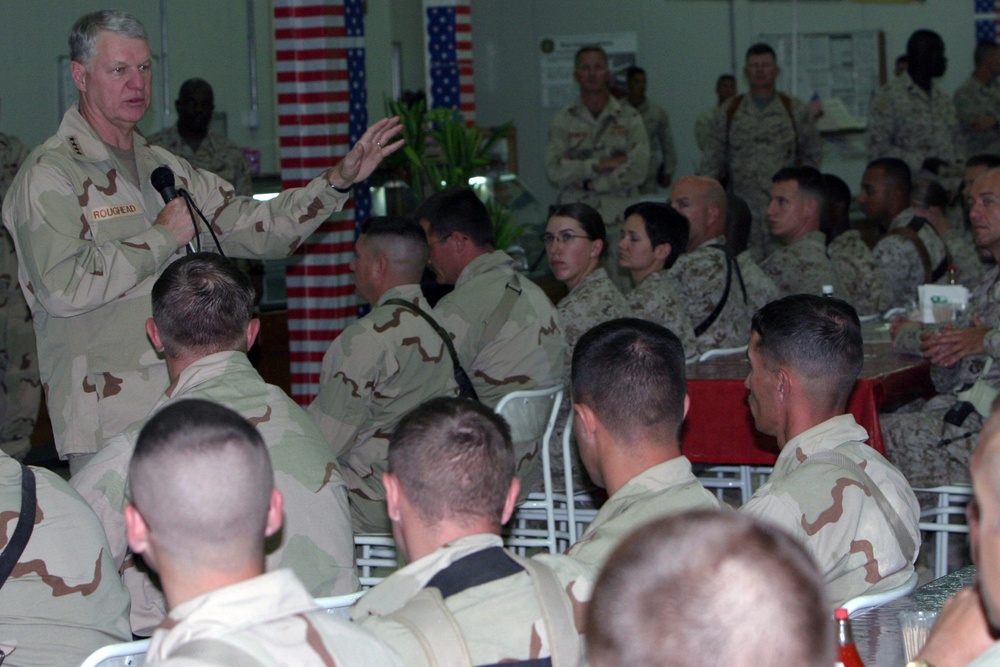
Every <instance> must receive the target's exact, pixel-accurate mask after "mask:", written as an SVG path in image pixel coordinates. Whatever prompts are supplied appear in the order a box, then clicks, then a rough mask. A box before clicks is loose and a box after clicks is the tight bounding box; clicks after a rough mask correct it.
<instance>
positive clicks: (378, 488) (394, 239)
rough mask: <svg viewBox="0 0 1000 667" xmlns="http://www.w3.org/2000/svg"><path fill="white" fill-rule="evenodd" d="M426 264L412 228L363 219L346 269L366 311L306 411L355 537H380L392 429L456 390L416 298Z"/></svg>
mask: <svg viewBox="0 0 1000 667" xmlns="http://www.w3.org/2000/svg"><path fill="white" fill-rule="evenodd" d="M426 264H427V239H426V238H425V236H424V232H423V230H421V229H420V226H419V225H417V224H416V223H415V222H413V221H411V220H404V219H399V218H369V219H368V220H366V221H365V222H364V224H363V225H362V226H361V236H360V237H359V238H358V242H357V244H356V246H355V255H354V261H353V262H352V263H351V268H352V270H353V271H354V282H355V287H356V289H357V292H358V295H359V296H360V297H361V298H362V299H364V300H365V301H367V302H368V303H370V304H372V310H371V312H370V313H368V315H366V316H365V317H363V318H361V319H360V320H358V321H357V322H355V323H353V324H351V326H349V327H347V328H346V329H344V331H343V332H342V333H341V334H340V336H338V337H337V338H336V339H335V340H334V341H333V343H331V344H330V349H328V350H327V351H326V354H325V355H324V356H323V368H322V371H321V373H320V388H319V395H318V396H316V398H315V400H313V402H312V405H310V406H309V416H311V417H312V418H313V419H314V420H315V421H316V424H317V425H318V426H319V430H320V431H322V433H323V437H324V438H325V439H326V441H327V443H329V445H330V446H332V448H333V451H334V453H335V454H336V456H337V460H338V461H339V462H340V467H341V469H342V470H343V471H344V477H345V479H346V480H347V488H348V496H349V498H350V502H351V519H352V521H353V523H354V531H355V532H358V533H371V532H377V533H381V532H388V531H389V517H388V516H386V513H385V489H384V487H383V486H382V473H383V472H384V471H385V466H386V462H385V461H386V451H387V450H388V447H389V435H390V434H391V433H392V431H393V429H394V428H395V427H396V422H398V421H399V419H400V418H401V417H402V416H403V415H405V414H406V413H407V412H409V411H410V410H412V409H413V408H415V407H417V406H418V405H420V404H421V403H422V402H424V401H426V400H428V399H430V398H434V397H435V396H454V395H455V394H456V393H457V390H458V389H457V385H456V383H455V377H454V368H455V367H454V365H453V364H452V360H451V357H450V356H449V354H448V348H447V347H446V344H445V340H444V337H445V336H447V333H445V332H444V329H442V328H441V325H440V324H439V322H438V317H437V316H436V315H435V314H434V313H433V311H432V310H431V308H430V306H429V305H428V304H427V301H426V300H425V299H424V296H423V294H422V293H421V291H420V285H419V283H420V276H421V274H422V273H423V270H424V266H426Z"/></svg>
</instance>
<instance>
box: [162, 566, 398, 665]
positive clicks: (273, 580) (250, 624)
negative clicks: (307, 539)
mask: <svg viewBox="0 0 1000 667" xmlns="http://www.w3.org/2000/svg"><path fill="white" fill-rule="evenodd" d="M146 664H166V665H176V666H177V667H182V666H183V667H197V666H202V665H204V666H205V667H210V666H212V665H216V666H217V665H223V664H228V665H255V666H258V665H259V666H261V667H263V666H265V665H266V666H268V667H271V666H273V667H278V666H279V665H301V666H302V667H308V666H310V665H315V666H316V667H323V666H329V665H341V666H342V667H350V666H351V665H358V666H367V665H372V666H374V667H380V666H381V665H391V666H395V665H402V664H403V663H402V661H401V660H400V658H399V656H397V655H396V654H395V653H394V652H393V651H392V650H391V649H389V648H388V647H387V646H385V645H384V644H383V643H382V642H380V641H378V640H377V639H376V638H374V637H372V636H371V634H370V633H368V632H366V631H365V630H363V629H361V628H358V627H356V626H355V625H354V624H352V623H348V622H346V621H345V620H343V619H340V618H335V617H333V616H331V615H330V614H327V613H326V612H325V611H323V610H322V609H320V608H319V607H317V606H316V603H315V602H314V601H313V599H312V597H311V596H310V595H309V591H307V590H306V589H305V587H304V586H303V585H302V582H300V581H299V580H298V578H297V577H296V576H295V574H294V573H293V572H292V571H291V570H278V571H276V572H269V573H267V574H262V575H260V576H258V577H254V578H253V579H248V580H246V581H241V582H239V583H236V584H230V585H229V586H223V587H222V588H217V589H215V590H213V591H210V592H208V593H205V594H203V595H199V596H198V597H196V598H193V599H191V600H188V601H187V602H185V603H183V604H181V605H179V606H178V607H177V608H175V609H172V610H170V616H169V617H168V618H167V620H166V621H165V622H164V624H163V625H162V626H161V627H160V628H158V629H157V630H156V632H155V633H154V634H153V637H152V639H151V640H150V642H149V650H148V651H147V653H146Z"/></svg>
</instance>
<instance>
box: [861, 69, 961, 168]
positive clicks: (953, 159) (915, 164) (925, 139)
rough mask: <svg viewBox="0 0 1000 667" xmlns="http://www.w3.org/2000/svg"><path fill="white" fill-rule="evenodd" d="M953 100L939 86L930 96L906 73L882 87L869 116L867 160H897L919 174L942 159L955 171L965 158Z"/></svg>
mask: <svg viewBox="0 0 1000 667" xmlns="http://www.w3.org/2000/svg"><path fill="white" fill-rule="evenodd" d="M963 144H964V141H963V139H962V134H961V132H960V130H959V128H958V117H957V116H956V115H955V107H954V106H953V105H952V103H951V100H950V99H949V98H948V96H947V95H945V94H944V93H943V92H942V91H941V90H940V89H939V88H938V87H937V86H933V85H932V86H931V92H930V95H928V94H927V92H925V91H924V90H923V89H922V88H921V87H920V86H918V85H917V84H915V83H913V79H911V78H910V75H909V74H907V73H905V72H904V73H903V74H901V75H899V76H897V77H896V78H894V79H893V80H891V81H889V83H887V84H885V85H884V86H882V90H880V91H879V93H878V95H877V96H876V97H875V99H874V100H872V106H871V111H870V112H869V114H868V159H869V160H874V159H876V158H880V157H895V158H899V159H901V160H903V162H905V163H906V164H907V165H909V167H910V171H911V172H913V173H914V174H916V173H917V172H918V171H920V168H921V165H923V163H924V160H926V159H927V158H930V157H934V158H939V159H941V160H944V161H945V162H946V163H949V164H950V165H951V167H952V169H954V168H955V167H956V166H960V165H956V163H961V162H962V161H963V160H964V159H965V151H964V150H963Z"/></svg>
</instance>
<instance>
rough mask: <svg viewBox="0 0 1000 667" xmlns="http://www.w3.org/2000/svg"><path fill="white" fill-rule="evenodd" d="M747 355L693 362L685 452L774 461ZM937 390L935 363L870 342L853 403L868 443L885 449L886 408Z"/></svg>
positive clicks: (741, 461) (711, 459)
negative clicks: (752, 392)
mask: <svg viewBox="0 0 1000 667" xmlns="http://www.w3.org/2000/svg"><path fill="white" fill-rule="evenodd" d="M749 370H750V364H749V362H748V361H747V359H746V356H745V355H734V356H731V357H722V358H716V359H712V360H709V361H704V362H700V363H695V364H692V365H690V366H688V368H687V372H688V381H687V389H688V395H689V396H690V397H691V409H690V410H689V411H688V415H687V419H685V420H684V427H683V430H682V431H681V444H682V448H683V452H684V455H685V456H687V457H688V458H689V459H690V460H691V461H692V462H693V463H711V464H731V465H773V464H774V461H775V459H776V458H777V456H778V445H777V443H776V441H775V439H774V438H773V437H771V436H769V435H763V434H761V433H758V432H757V430H756V429H755V428H754V425H753V417H752V416H751V415H750V406H749V405H747V389H746V387H745V386H744V384H743V381H744V380H745V379H746V376H747V372H748V371H749ZM933 392H934V386H933V384H932V383H931V379H930V364H929V363H928V362H927V361H926V360H925V359H923V358H922V357H915V356H910V355H904V354H900V353H898V352H894V351H893V350H892V348H891V347H890V345H889V344H888V343H865V363H864V366H863V367H862V369H861V376H860V377H859V378H858V383H857V385H856V386H855V387H854V392H853V393H852V394H851V398H850V401H849V402H848V405H847V408H848V410H849V411H850V412H851V413H852V414H853V415H854V418H855V419H857V421H858V423H859V424H861V425H862V426H864V427H865V429H866V430H867V431H868V435H869V438H868V444H869V445H871V446H872V447H874V448H875V449H876V450H878V451H879V452H880V453H882V454H884V453H885V444H884V442H883V440H882V429H881V427H880V426H879V420H878V413H879V411H880V410H893V409H895V408H898V407H899V406H901V405H903V404H905V403H908V402H910V401H912V400H914V399H917V398H921V397H926V396H929V395H931V394H932V393H933Z"/></svg>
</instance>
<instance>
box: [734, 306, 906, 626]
mask: <svg viewBox="0 0 1000 667" xmlns="http://www.w3.org/2000/svg"><path fill="white" fill-rule="evenodd" d="M751 326H752V330H753V333H752V334H751V336H750V347H749V349H748V350H747V356H748V357H749V359H750V373H749V375H747V381H746V383H747V388H748V389H749V390H750V395H749V397H748V399H747V401H748V403H749V404H750V412H751V414H752V415H753V418H754V423H755V424H756V426H757V430H758V431H760V432H761V433H766V434H767V435H773V436H775V438H777V440H778V448H779V449H780V450H781V451H780V453H779V454H778V460H777V461H776V462H775V464H774V473H773V474H772V475H771V479H770V481H769V482H768V483H767V484H765V485H764V486H762V487H760V488H759V489H757V491H756V492H755V493H754V494H753V497H751V498H750V500H749V501H748V502H747V503H746V504H745V505H744V506H743V507H742V508H740V511H741V512H744V513H746V514H750V515H752V516H756V517H759V518H761V519H763V520H765V521H768V522H771V523H774V524H776V525H777V526H779V527H781V528H783V529H785V530H786V531H788V532H789V533H790V534H791V535H792V536H794V537H796V538H797V539H798V540H799V541H801V542H802V543H803V545H805V547H806V550H807V551H808V552H809V553H810V554H811V555H812V557H813V558H815V559H816V562H817V564H818V565H819V569H820V572H822V574H823V579H824V580H825V581H826V586H827V594H828V596H829V598H830V602H831V603H832V604H833V606H835V607H839V606H841V605H842V604H843V603H844V602H845V601H847V600H850V599H851V598H854V597H856V596H858V595H862V594H867V593H880V592H882V591H886V590H889V589H892V588H896V587H897V586H900V585H902V584H903V583H904V582H906V581H907V580H908V579H909V578H910V576H911V575H912V574H913V562H914V560H915V559H916V557H917V546H918V545H919V544H920V530H919V529H918V528H917V520H918V515H919V509H920V508H919V506H918V504H917V499H916V497H914V495H913V491H912V490H911V489H910V485H909V484H907V483H906V479H905V478H904V477H903V475H902V474H901V473H900V472H899V471H898V470H897V469H896V468H895V467H894V466H893V465H892V464H891V463H889V462H888V461H886V460H885V458H883V457H882V455H881V454H879V453H878V452H876V451H875V450H874V449H873V448H871V447H870V446H868V445H867V444H865V441H866V440H867V439H868V433H867V432H866V431H865V429H864V428H862V427H861V426H859V425H858V424H857V422H855V421H854V417H853V416H852V415H851V414H849V413H846V409H847V399H848V397H850V394H851V391H852V390H853V389H854V383H855V382H856V381H857V378H858V373H859V372H860V371H861V364H862V361H863V359H864V348H863V346H862V343H861V324H860V322H859V321H858V315H857V313H856V312H855V310H854V308H852V307H851V306H850V305H848V304H847V303H846V302H845V301H841V300H840V299H835V298H825V297H821V296H814V295H812V294H796V295H794V296H788V297H785V298H783V299H779V300H778V301H774V302H772V303H770V304H768V305H766V306H764V307H763V308H761V309H760V310H759V311H757V313H756V314H755V315H754V317H753V323H752V325H751Z"/></svg>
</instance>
